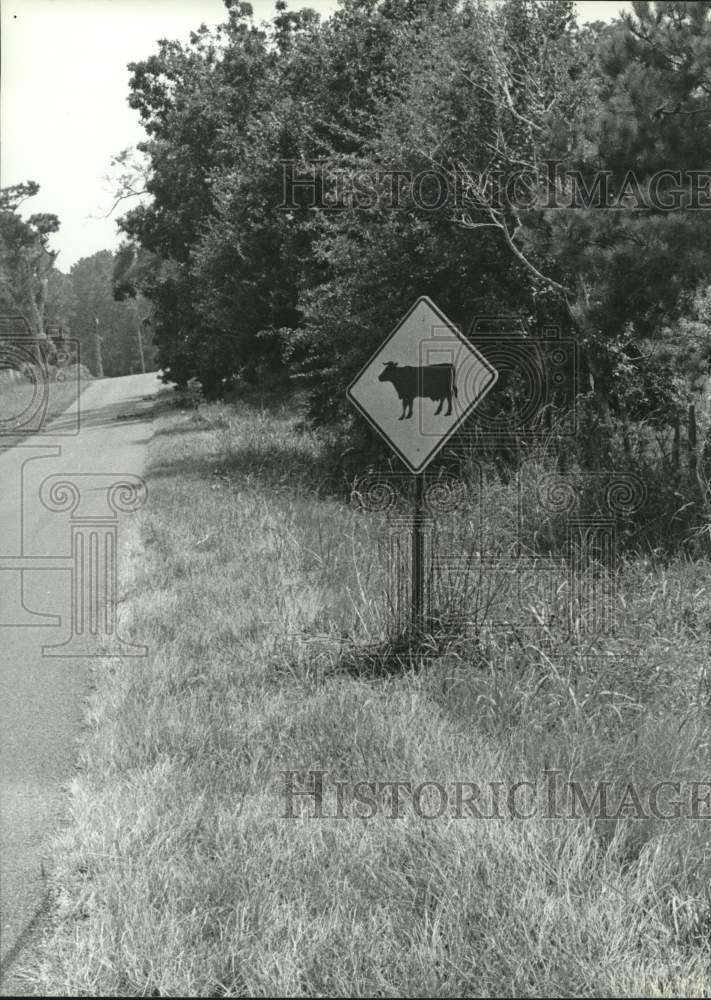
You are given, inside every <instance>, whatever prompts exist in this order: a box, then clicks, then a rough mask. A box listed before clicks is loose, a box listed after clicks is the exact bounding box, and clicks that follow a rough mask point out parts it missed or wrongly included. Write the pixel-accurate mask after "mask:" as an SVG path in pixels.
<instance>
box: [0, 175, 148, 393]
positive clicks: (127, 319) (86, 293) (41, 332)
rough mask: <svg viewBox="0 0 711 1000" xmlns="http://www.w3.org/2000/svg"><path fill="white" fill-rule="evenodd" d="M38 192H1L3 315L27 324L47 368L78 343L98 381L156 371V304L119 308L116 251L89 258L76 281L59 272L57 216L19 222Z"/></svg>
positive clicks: (21, 188) (76, 267)
mask: <svg viewBox="0 0 711 1000" xmlns="http://www.w3.org/2000/svg"><path fill="white" fill-rule="evenodd" d="M38 191H39V187H38V185H37V184H36V183H34V182H28V183H26V184H18V185H14V186H13V187H10V188H5V189H3V190H2V191H0V314H1V315H2V316H3V317H6V318H10V317H13V316H14V317H21V320H24V323H25V324H26V326H25V329H29V331H30V332H31V334H32V336H33V337H34V338H35V339H36V340H37V342H38V344H39V346H40V348H41V352H42V354H43V355H44V357H45V358H46V359H47V360H48V361H51V360H52V359H53V357H54V355H55V353H56V349H57V346H58V344H59V343H60V342H66V341H67V340H71V341H78V344H79V349H78V354H79V358H78V360H80V362H81V364H83V365H84V366H85V367H87V368H88V369H89V370H90V371H91V373H92V374H93V375H107V376H114V375H128V374H131V373H133V372H140V371H144V370H146V369H147V370H151V368H152V367H153V348H152V335H151V324H150V316H151V308H150V303H149V302H148V301H147V300H146V299H145V298H143V297H142V296H134V297H132V298H130V299H126V298H125V297H124V300H122V301H117V295H118V298H122V296H121V294H120V292H115V290H114V287H113V278H114V270H115V267H116V259H115V258H116V255H115V254H113V253H112V252H111V251H109V250H101V251H99V252H98V253H95V254H92V255H91V256H90V257H84V258H82V259H81V260H79V261H77V262H76V263H75V264H73V265H72V267H71V269H70V272H69V274H65V273H63V272H62V271H60V270H59V269H58V268H57V267H56V259H57V252H56V251H54V250H52V248H51V245H50V241H51V237H52V235H53V234H54V233H56V232H57V231H58V230H59V226H60V223H59V219H58V218H57V216H56V215H52V214H48V213H40V214H34V215H30V216H29V217H28V218H27V219H25V218H23V216H22V215H21V214H20V207H21V206H22V205H23V203H24V202H25V201H26V200H27V199H28V198H32V197H34V195H36V194H37V192H38ZM15 326H17V324H15ZM18 329H19V328H18Z"/></svg>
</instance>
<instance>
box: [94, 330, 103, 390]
mask: <svg viewBox="0 0 711 1000" xmlns="http://www.w3.org/2000/svg"><path fill="white" fill-rule="evenodd" d="M94 359H95V361H96V377H97V378H103V377H104V363H103V361H102V359H101V337H100V336H99V317H98V316H95V317H94Z"/></svg>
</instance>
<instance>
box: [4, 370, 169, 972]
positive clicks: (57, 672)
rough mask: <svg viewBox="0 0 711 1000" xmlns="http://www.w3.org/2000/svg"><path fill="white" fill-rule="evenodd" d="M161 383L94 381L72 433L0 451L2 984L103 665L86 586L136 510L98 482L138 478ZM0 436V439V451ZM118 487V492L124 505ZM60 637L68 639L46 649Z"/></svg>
mask: <svg viewBox="0 0 711 1000" xmlns="http://www.w3.org/2000/svg"><path fill="white" fill-rule="evenodd" d="M160 389H161V384H160V382H159V381H158V379H157V376H156V375H155V374H149V375H132V376H128V377H126V378H117V379H105V380H102V381H97V382H94V383H91V384H90V385H89V386H88V387H87V388H86V389H85V390H84V392H83V393H82V395H81V398H80V404H79V405H80V416H79V430H78V433H72V432H76V430H77V427H76V421H75V419H74V416H75V415H74V414H73V413H72V412H71V411H69V412H68V413H66V414H64V415H62V416H61V417H58V418H56V419H55V420H54V421H53V422H52V423H50V424H49V425H48V426H47V428H46V430H45V432H44V433H41V434H37V435H35V436H33V437H28V438H24V439H22V440H19V441H17V440H16V443H15V445H14V446H13V447H11V448H8V449H7V450H0V852H1V853H0V958H1V960H2V974H3V976H5V985H7V982H8V981H9V979H10V978H11V977H12V969H13V967H16V966H17V965H18V964H21V954H22V951H23V948H24V947H25V944H26V942H27V940H28V939H30V938H31V936H32V931H33V927H35V926H36V925H37V924H38V922H40V921H41V919H42V913H43V910H44V908H45V904H46V898H47V896H46V882H45V873H46V872H48V871H50V870H51V867H52V859H51V857H48V856H47V842H48V837H49V835H50V834H52V833H54V832H55V831H56V830H57V829H58V825H59V824H60V823H61V822H62V821H63V817H64V815H65V813H64V809H65V803H66V800H65V796H64V795H63V789H64V788H65V787H66V785H67V782H68V781H69V780H70V778H71V774H72V769H73V766H74V763H75V760H76V753H77V738H78V736H79V733H80V726H81V718H82V708H83V702H84V699H85V697H86V694H87V690H88V683H89V677H90V674H89V670H90V667H93V668H95V669H99V668H100V663H101V662H102V661H101V660H97V659H95V658H94V659H93V658H92V657H91V656H89V655H87V653H90V652H91V649H92V648H93V647H94V646H95V645H96V644H97V643H99V644H101V643H103V642H104V640H105V638H106V636H107V635H108V636H109V637H111V636H113V637H115V636H116V634H117V633H116V626H115V623H114V621H113V619H112V617H111V611H112V608H108V604H109V603H110V602H109V601H108V600H106V601H105V602H104V603H105V605H106V606H105V607H102V606H101V603H100V597H97V598H96V599H95V600H94V601H93V603H92V598H91V593H92V592H93V593H99V591H101V593H102V594H104V595H106V594H108V593H110V591H111V584H110V582H107V581H108V580H109V576H110V563H111V562H112V561H113V560H112V554H113V552H114V548H113V546H115V542H116V539H118V553H119V558H120V545H121V533H122V525H125V524H126V518H129V517H132V516H135V514H133V513H130V512H126V513H124V512H119V513H116V512H115V510H114V507H113V506H107V503H106V500H107V496H108V494H107V488H108V486H110V485H111V483H112V482H113V481H114V478H113V477H115V478H116V479H117V480H121V478H122V477H123V478H124V480H125V479H126V477H127V476H130V475H133V476H138V477H140V475H141V473H142V471H143V468H144V462H145V456H146V445H147V443H148V441H149V440H150V437H151V433H152V432H151V410H152V408H153V403H152V401H151V397H153V396H155V394H156V393H157V392H158V391H160ZM0 391H2V389H1V388H0ZM65 435H67V436H65ZM7 443H8V442H7V440H2V439H0V449H1V448H2V446H3V444H7ZM58 475H59V478H60V479H61V480H66V481H68V482H70V483H73V484H75V487H76V489H77V496H79V497H80V499H79V501H78V504H77V503H76V502H75V501H76V496H75V497H74V499H72V495H71V487H70V488H69V493H68V492H67V488H66V487H64V488H63V487H61V486H60V485H59V480H57V481H56V482H55V480H54V479H50V478H49V477H55V476H58ZM132 482H136V481H135V480H132ZM53 485H54V490H53V489H52V487H53ZM41 491H42V493H41ZM128 494H130V490H128V493H127V491H126V490H124V491H123V497H124V501H125V500H126V499H127V498H128V499H130V497H128ZM41 495H42V498H43V499H41ZM67 501H71V502H70V503H69V506H67ZM123 505H124V506H126V504H125V503H124V504H123ZM118 506H119V507H121V506H122V504H121V497H119V503H118ZM127 506H129V507H130V503H129V504H128V505H127ZM72 507H73V509H70V508H72ZM50 508H52V509H50ZM81 517H83V518H84V520H83V521H80V520H79V519H80V518H81ZM103 518H106V520H102V519H103ZM70 519H74V522H73V523H72V521H71V520H70ZM111 519H113V520H111ZM109 535H111V536H112V538H109V539H108V541H107V542H106V543H105V545H106V546H108V548H105V546H104V539H105V538H107V537H108V536H109ZM79 536H81V538H80V537H79ZM90 536H91V537H90ZM97 539H99V541H100V542H101V544H100V545H99V544H98V543H97ZM112 539H113V540H112ZM82 545H84V546H85V548H82V547H81V546H82ZM106 553H108V555H107V554H106ZM79 564H82V565H83V567H84V570H85V577H86V578H85V579H84V582H83V585H82V584H81V583H79V584H77V579H78V578H79V576H80V575H81V574H79V573H78V571H77V570H76V568H74V569H73V567H76V566H77V565H79ZM106 573H108V574H109V575H108V576H105V574H106ZM102 574H104V576H105V579H104V576H102ZM82 579H83V577H82ZM97 579H101V580H104V582H103V583H99V584H97V583H96V580H97ZM97 587H98V590H97ZM102 587H103V590H102ZM111 603H112V604H113V603H114V602H111ZM107 608H108V609H107ZM107 616H108V617H107ZM119 631H120V629H119ZM79 633H81V634H79ZM67 640H71V642H70V644H69V645H64V646H63V648H61V649H57V648H56V647H59V646H61V645H62V644H63V643H67ZM82 642H83V645H82ZM43 647H45V652H44V653H43ZM47 647H55V649H54V650H51V649H47ZM107 648H108V647H107ZM77 652H80V653H82V655H81V656H78V657H77V656H76V655H74V654H76V653H77ZM57 653H60V654H61V655H56V654H57ZM48 654H49V655H48ZM104 662H105V661H104ZM18 958H19V959H20V961H19V962H18ZM3 992H4V990H3Z"/></svg>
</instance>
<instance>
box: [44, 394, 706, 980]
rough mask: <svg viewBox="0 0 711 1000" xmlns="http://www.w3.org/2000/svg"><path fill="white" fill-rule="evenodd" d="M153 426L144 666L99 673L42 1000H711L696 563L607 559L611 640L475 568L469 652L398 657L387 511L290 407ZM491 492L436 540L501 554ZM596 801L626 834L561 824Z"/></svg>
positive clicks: (140, 583) (501, 503)
mask: <svg viewBox="0 0 711 1000" xmlns="http://www.w3.org/2000/svg"><path fill="white" fill-rule="evenodd" d="M156 427H157V433H156V435H155V437H154V440H153V443H152V445H151V449H152V450H151V458H150V470H149V474H148V485H149V492H150V497H151V501H150V505H149V507H148V508H147V510H146V511H144V512H143V513H142V515H141V520H140V521H138V520H137V521H136V523H135V528H134V533H133V535H132V537H131V538H130V539H129V544H128V546H127V558H126V560H125V563H124V571H123V578H122V587H123V593H122V600H123V603H122V610H121V617H122V620H123V631H124V633H125V634H127V636H132V637H133V638H134V639H135V641H137V642H143V643H146V644H147V645H148V647H149V650H150V654H149V656H148V657H147V658H146V659H145V660H133V661H131V660H124V661H105V662H103V663H100V664H97V666H96V672H95V688H94V690H93V692H92V696H91V699H90V702H89V707H88V728H87V733H86V739H85V742H84V747H83V751H82V759H81V768H80V771H79V772H78V775H77V777H76V778H75V779H74V781H73V782H72V785H71V790H70V792H71V812H72V817H71V823H70V825H69V827H68V828H67V829H66V830H65V831H64V832H63V833H62V834H61V836H60V838H59V840H58V842H57V843H56V845H55V853H56V857H57V858H58V867H57V870H56V871H55V872H54V873H53V887H54V890H53V892H54V901H55V904H56V908H55V920H54V923H53V926H52V928H51V930H50V931H49V932H48V936H47V940H46V941H45V944H44V947H43V949H42V957H41V958H40V959H38V960H37V964H36V966H35V967H33V968H32V969H30V970H28V975H29V976H31V978H32V980H33V982H34V983H35V988H36V989H41V990H42V991H44V993H45V994H46V995H57V994H64V995H94V996H95V995H113V996H116V995H118V996H133V995H139V996H171V995H173V996H184V995H188V996H191V995H195V996H279V995H282V996H285V995H289V996H451V997H454V996H462V995H468V996H482V995H511V996H527V997H528V996H531V997H532V996H612V995H627V996H696V995H706V996H708V995H709V991H710V990H711V979H710V969H711V897H710V895H709V884H710V882H711V878H710V876H711V837H710V832H711V820H709V819H704V818H703V817H704V816H707V817H708V816H709V815H710V814H711V803H710V802H709V799H708V793H709V786H708V785H704V784H699V783H703V782H708V781H709V762H710V759H711V753H710V741H709V735H710V729H709V705H710V698H711V686H710V681H709V675H708V664H707V661H708V650H709V640H710V639H711V567H709V564H708V562H695V563H694V562H690V561H688V560H685V559H679V560H675V561H672V562H667V563H666V564H662V563H660V562H657V561H655V560H654V559H652V558H651V557H650V558H647V559H641V558H640V559H638V560H629V561H627V562H624V563H623V564H621V565H620V566H619V567H618V568H617V570H616V590H615V591H614V595H613V597H614V602H615V609H614V610H615V613H616V616H617V622H618V625H617V628H616V629H615V630H613V633H614V634H608V635H604V634H601V633H600V631H595V628H594V627H591V625H590V622H589V621H586V619H585V615H584V614H583V612H582V610H581V612H580V614H578V615H577V616H575V617H574V620H572V622H571V621H570V620H568V621H567V623H564V622H563V619H562V618H561V617H560V616H559V617H556V614H555V608H554V607H553V606H552V605H555V603H556V601H560V600H561V599H562V598H561V593H562V590H561V588H564V586H565V583H559V584H556V585H555V586H551V585H550V581H549V580H546V579H545V574H543V573H537V572H536V571H535V568H531V566H530V564H529V563H526V564H525V565H524V566H522V568H521V572H520V573H519V574H518V576H517V587H518V589H516V588H512V585H511V578H510V576H509V577H505V578H502V580H499V581H498V582H497V579H496V567H494V570H493V571H492V572H493V574H494V575H493V577H492V576H491V574H489V576H488V577H487V579H486V581H484V580H483V578H482V576H481V574H480V573H479V574H478V575H476V574H475V575H472V574H470V578H469V579H470V582H473V583H476V586H472V587H471V588H470V589H469V590H467V589H466V588H467V586H468V584H465V585H464V590H462V589H461V585H460V584H458V586H459V587H460V589H459V590H458V591H457V594H456V602H458V607H459V609H460V610H461V607H462V606H468V607H469V610H470V612H471V614H470V628H469V631H468V633H467V634H466V635H464V636H462V637H460V638H458V639H454V638H452V637H450V638H449V639H447V638H446V637H443V636H441V635H440V636H435V635H433V636H432V638H431V640H430V642H429V646H428V648H427V649H426V651H425V653H422V654H421V655H419V656H417V657H415V658H414V659H413V660H408V658H407V656H406V655H405V653H404V651H403V649H399V647H398V646H397V643H396V642H390V644H389V645H388V643H387V640H388V636H389V633H390V632H391V629H392V621H391V617H392V612H391V611H390V610H389V609H388V602H387V600H386V598H385V596H384V594H385V593H386V592H387V591H388V587H389V585H388V579H387V575H386V572H385V569H384V566H385V559H384V554H385V550H386V549H387V548H388V524H387V521H386V517H385V515H383V514H374V513H364V512H362V511H360V510H358V509H357V506H353V505H351V506H349V505H347V504H345V503H343V502H341V501H339V500H338V499H336V498H334V497H333V496H329V495H328V494H327V493H326V492H325V491H324V490H323V489H322V488H320V486H319V483H320V482H321V481H322V463H323V461H324V458H323V446H322V444H321V443H320V441H319V439H318V438H317V437H315V436H313V435H312V434H311V433H310V432H308V431H304V430H303V429H300V428H299V425H298V424H297V422H296V420H295V418H294V416H293V414H292V413H290V412H289V411H288V410H287V409H286V408H282V409H272V410H259V409H255V408H251V407H249V406H247V405H238V406H236V407H226V406H207V407H201V408H200V409H199V410H193V409H187V408H186V409H184V410H180V409H179V408H177V407H173V408H168V409H166V410H165V411H164V412H163V414H162V416H160V418H159V419H158V421H157V424H156ZM534 472H535V470H531V469H529V470H528V472H526V473H525V474H527V475H530V476H533V475H534ZM486 490H487V493H486V503H481V504H474V503H471V504H469V505H468V506H466V507H465V508H464V509H462V510H459V511H458V512H456V513H455V514H452V515H451V516H450V517H449V519H448V520H446V519H445V520H446V524H444V525H443V527H442V532H443V538H442V540H441V544H442V545H447V544H449V545H451V546H452V547H453V551H458V552H461V551H464V550H467V546H469V550H470V551H471V552H472V553H474V549H475V548H476V546H480V545H482V544H484V545H485V548H486V551H487V552H489V553H492V552H493V553H503V554H505V553H507V552H510V541H511V539H510V535H511V528H510V525H511V510H512V509H513V506H514V501H515V496H514V494H515V484H514V483H510V484H508V485H507V486H504V485H501V484H500V483H498V482H496V481H491V482H488V483H487V484H486ZM502 560H503V556H502ZM501 565H502V566H503V565H504V562H503V561H502V563H501ZM586 572H587V571H583V572H582V577H585V575H586ZM590 573H591V574H592V575H590V578H589V579H588V580H587V584H589V585H590V586H593V585H594V583H595V579H596V578H595V576H594V572H593V570H592V569H591V570H590ZM580 582H581V583H585V580H584V579H582V578H581V581H580ZM587 584H586V585H587ZM390 590H392V588H390ZM514 590H515V593H514ZM448 599H449V600H450V601H451V600H454V598H452V597H451V594H450V598H447V597H446V595H445V596H444V597H441V600H442V601H444V602H445V603H446V601H447V600H448ZM514 605H516V608H514ZM494 606H496V608H497V609H498V610H497V614H499V615H501V616H503V617H506V615H507V614H513V613H514V612H516V613H519V615H520V614H521V613H522V611H521V609H523V610H524V611H525V612H526V614H528V615H529V618H528V619H527V621H529V620H530V618H531V617H532V618H533V619H535V621H537V622H539V627H538V629H537V630H536V629H534V630H531V629H526V628H523V627H522V628H520V629H515V630H513V631H512V630H508V631H506V630H503V629H494V628H491V627H487V625H486V620H485V619H487V620H488V619H491V618H492V617H495V616H493V615H492V608H493V607H494ZM581 608H582V604H581ZM472 609H474V610H472ZM472 619H473V626H472ZM593 626H594V623H593ZM391 638H392V637H391ZM398 653H399V655H398ZM310 771H318V772H324V774H323V775H321V777H318V776H316V777H314V775H309V774H307V773H306V772H310ZM293 772H300V774H299V775H296V774H294V773H293ZM554 773H555V775H557V778H556V779H555V780H556V781H557V782H558V783H557V784H556V785H555V787H554V785H553V784H552V782H553V780H554V779H553V777H552V775H554ZM665 780H666V781H671V782H677V783H678V787H670V786H665V788H664V792H665V795H663V796H661V798H660V799H659V800H658V804H660V803H663V807H660V808H659V809H656V810H653V809H650V808H649V802H650V801H651V799H650V796H651V795H652V794H653V790H654V788H655V787H657V786H658V784H659V782H661V781H665ZM524 781H528V782H531V784H532V785H533V786H535V788H532V787H531V786H523V785H519V786H518V793H520V794H519V796H518V798H516V796H515V794H514V792H515V791H516V788H517V786H516V783H517V782H524ZM603 781H606V782H608V783H609V784H608V786H606V787H607V790H608V792H609V796H610V800H612V801H613V802H614V803H616V804H615V805H614V807H613V808H612V809H609V810H607V812H605V811H604V810H598V811H597V813H596V812H595V810H594V809H593V810H592V814H591V815H585V814H584V813H585V810H584V809H583V810H582V812H581V809H580V808H578V809H571V808H570V801H569V792H568V789H569V785H568V783H570V782H578V785H577V786H575V787H578V788H580V789H584V790H586V791H587V792H588V793H589V796H590V797H591V796H592V791H591V790H594V789H595V788H596V787H598V788H599V786H598V785H597V784H596V783H599V782H603ZM319 782H320V784H321V788H320V792H321V794H320V796H318V798H317V796H315V795H314V794H298V793H300V792H307V793H308V792H309V791H311V792H313V791H314V789H316V790H318V785H319ZM336 782H340V783H341V784H340V785H337V784H336ZM358 782H364V783H366V784H365V785H361V786H359V787H356V785H357V783H358ZM393 782H403V783H409V788H408V786H407V785H402V786H400V788H399V789H396V788H394V787H393V785H392V783H393ZM425 782H430V783H434V784H429V785H426V786H424V785H423V783H425ZM497 783H500V784H497ZM629 783H633V788H634V794H635V795H636V796H638V798H639V799H640V800H641V802H642V806H643V811H644V812H646V815H645V816H644V817H641V816H640V814H639V812H638V810H637V809H636V808H633V809H632V810H631V812H630V810H629V809H626V808H622V807H621V806H620V801H621V800H622V798H623V797H624V796H625V795H626V796H627V798H626V799H625V801H626V802H627V804H628V805H629V802H630V794H631V793H629V790H628V789H627V786H628V784H629ZM694 783H697V784H694ZM475 784H476V785H478V786H479V798H478V799H477V798H476V790H475V789H474V787H473V786H474V785H475ZM551 788H553V791H552V792H551ZM441 789H444V790H445V795H446V800H444V805H443V799H442V794H443V793H442V791H441ZM496 789H499V791H498V792H496ZM512 789H514V792H512ZM626 789H627V791H625V790H626ZM694 789H695V791H694ZM499 794H500V795H501V800H500V802H499V805H500V807H497V805H496V803H495V796H496V795H499ZM534 796H535V803H536V804H535V805H531V803H532V802H533V800H534ZM694 796H695V798H694ZM692 800H693V801H692ZM496 801H498V800H496ZM676 801H679V802H680V803H681V805H680V808H679V809H675V806H674V803H675V802H676ZM577 802H578V806H580V799H579V798H578V799H577ZM368 803H369V804H368ZM501 803H503V805H501ZM645 807H646V808H645ZM573 812H575V813H576V815H572V814H573ZM675 812H679V813H680V815H678V816H675V815H674V814H675ZM319 813H320V815H319ZM528 813H534V815H530V816H529V815H527V814H528ZM662 813H663V814H664V815H665V816H670V817H671V818H662V815H661V814H662Z"/></svg>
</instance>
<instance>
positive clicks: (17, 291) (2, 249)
mask: <svg viewBox="0 0 711 1000" xmlns="http://www.w3.org/2000/svg"><path fill="white" fill-rule="evenodd" d="M38 191H39V185H38V184H36V183H35V182H34V181H28V182H27V183H25V184H15V185H13V186H12V187H9V188H4V189H3V190H2V191H0V306H1V307H2V308H3V309H4V310H6V311H11V312H17V313H20V314H21V315H22V316H23V317H24V318H25V320H26V321H27V322H28V323H29V326H30V329H31V330H32V334H33V336H34V337H36V338H37V340H38V341H42V340H45V339H46V335H45V307H46V304H47V291H48V284H49V276H50V274H51V272H52V269H53V266H54V262H55V260H56V257H57V251H54V250H51V249H50V246H49V238H50V236H51V235H52V233H56V232H57V230H58V229H59V220H58V218H57V216H56V215H51V214H48V213H39V214H35V215H31V216H30V217H29V219H27V220H26V221H25V220H24V219H23V218H22V217H21V216H20V215H19V213H18V209H19V207H20V205H22V203H23V202H24V201H25V200H26V199H27V198H32V197H34V195H36V194H37V193H38Z"/></svg>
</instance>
